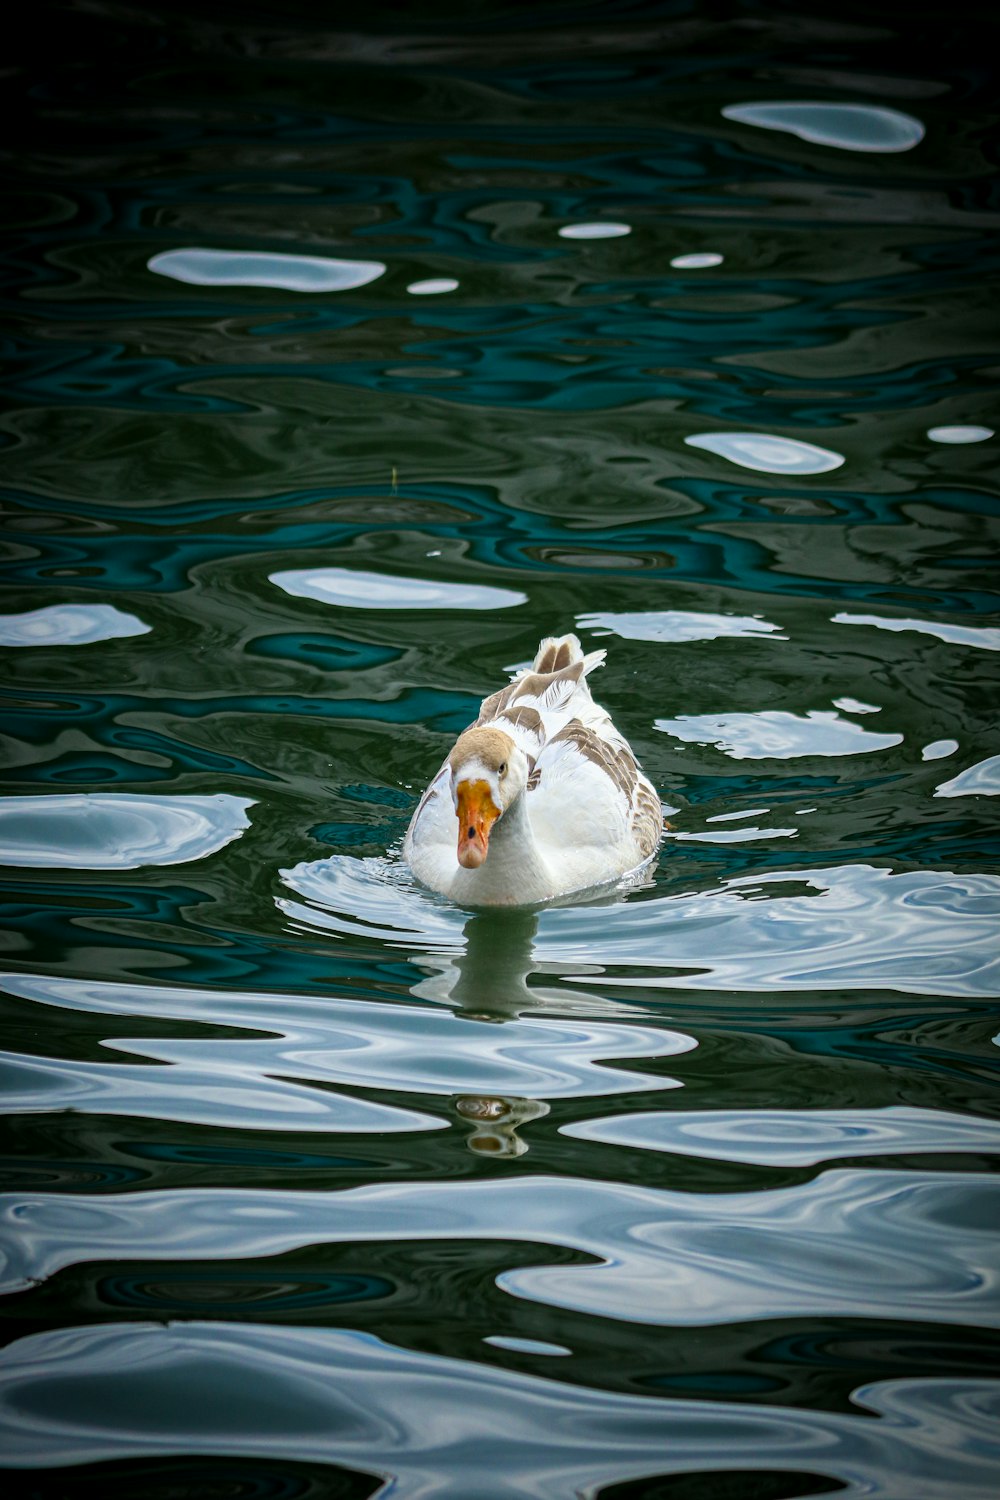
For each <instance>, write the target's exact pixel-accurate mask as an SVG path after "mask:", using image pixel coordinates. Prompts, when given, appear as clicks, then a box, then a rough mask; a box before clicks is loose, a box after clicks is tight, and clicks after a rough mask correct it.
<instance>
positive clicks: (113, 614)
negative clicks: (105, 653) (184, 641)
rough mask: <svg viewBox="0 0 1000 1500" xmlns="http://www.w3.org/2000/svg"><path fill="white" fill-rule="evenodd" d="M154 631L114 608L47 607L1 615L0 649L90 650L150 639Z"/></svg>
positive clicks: (96, 606) (110, 606)
mask: <svg viewBox="0 0 1000 1500" xmlns="http://www.w3.org/2000/svg"><path fill="white" fill-rule="evenodd" d="M152 628H153V627H152V626H151V625H145V624H143V622H142V620H140V619H139V617H138V615H133V614H129V612H128V611H127V610H124V609H117V608H116V607H115V605H113V604H45V605H43V606H42V608H41V609H29V610H26V611H25V613H24V614H20V615H0V646H88V645H90V643H91V642H92V641H113V640H116V639H119V638H121V637H124V636H130V635H147V634H148V633H149V631H150V630H151V629H152Z"/></svg>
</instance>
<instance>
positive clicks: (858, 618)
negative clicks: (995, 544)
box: [831, 610, 1000, 651]
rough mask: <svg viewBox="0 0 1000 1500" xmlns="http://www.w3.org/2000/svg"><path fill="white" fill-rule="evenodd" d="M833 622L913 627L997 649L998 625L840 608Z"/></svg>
mask: <svg viewBox="0 0 1000 1500" xmlns="http://www.w3.org/2000/svg"><path fill="white" fill-rule="evenodd" d="M831 619H832V620H833V623H834V624H835V625H873V626H874V627H875V629H876V630H895V631H902V630H913V631H916V632H917V633H918V634H919V635H933V636H937V638H938V640H939V641H947V642H948V644H949V645H952V646H975V647H977V648H978V649H979V650H980V651H1000V627H998V626H994V625H951V624H949V623H948V622H947V621H945V620H901V619H890V618H888V617H887V616H885V615H854V614H851V613H850V612H849V611H848V610H840V611H839V612H838V613H837V614H835V615H832V616H831Z"/></svg>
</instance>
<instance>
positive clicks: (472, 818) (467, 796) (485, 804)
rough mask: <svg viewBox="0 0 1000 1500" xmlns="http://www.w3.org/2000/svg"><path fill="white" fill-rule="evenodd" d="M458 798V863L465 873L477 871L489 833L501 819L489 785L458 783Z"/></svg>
mask: <svg viewBox="0 0 1000 1500" xmlns="http://www.w3.org/2000/svg"><path fill="white" fill-rule="evenodd" d="M455 793H456V796H457V798H458V862H459V864H460V865H464V866H465V868H466V869H467V870H478V869H479V866H480V865H481V864H482V862H483V860H484V859H485V858H486V851H487V845H488V844H489V840H490V829H491V828H492V827H493V824H494V823H495V822H496V820H497V818H499V816H500V809H499V808H498V807H497V806H496V804H495V803H494V801H493V798H492V796H491V794H490V788H489V782H486V781H460V782H459V783H458V786H457V787H456V788H455Z"/></svg>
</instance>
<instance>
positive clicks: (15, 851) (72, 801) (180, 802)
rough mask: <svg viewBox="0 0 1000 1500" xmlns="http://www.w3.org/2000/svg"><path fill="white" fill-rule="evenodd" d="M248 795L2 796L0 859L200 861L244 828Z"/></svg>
mask: <svg viewBox="0 0 1000 1500" xmlns="http://www.w3.org/2000/svg"><path fill="white" fill-rule="evenodd" d="M255 805H256V804H255V802H254V801H253V799H252V798H248V797H233V796H230V795H229V794H228V793H225V792H218V793H216V794H215V795H214V796H205V797H181V796H165V797H156V796H140V795H138V794H137V793H134V792H89V793H88V792H65V793H58V794H53V795H51V796H42V797H31V796H25V797H3V798H0V863H3V864H8V865H19V866H21V867H25V868H45V869H73V870H137V869H140V868H141V867H142V866H144V865H179V864H187V863H188V862H189V861H191V860H196V859H204V858H205V857H206V856H207V855H209V854H214V853H215V852H216V851H217V850H219V849H222V848H224V847H225V845H226V844H231V843H232V842H233V840H234V839H238V838H240V837H241V835H242V834H243V832H244V831H245V830H246V829H247V828H249V827H250V819H249V818H248V817H247V809H248V808H251V807H254V806H255Z"/></svg>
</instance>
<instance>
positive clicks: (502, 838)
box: [456, 792, 551, 905]
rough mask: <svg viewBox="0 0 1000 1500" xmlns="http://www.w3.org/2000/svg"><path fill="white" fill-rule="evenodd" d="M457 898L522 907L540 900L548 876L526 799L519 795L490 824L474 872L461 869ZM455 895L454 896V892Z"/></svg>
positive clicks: (548, 880) (549, 878)
mask: <svg viewBox="0 0 1000 1500" xmlns="http://www.w3.org/2000/svg"><path fill="white" fill-rule="evenodd" d="M461 873H462V875H463V876H464V877H466V878H465V879H463V880H462V882H461V886H462V890H461V893H460V894H461V896H462V897H464V898H465V899H466V900H469V901H475V900H476V898H477V896H478V897H479V899H481V900H489V901H507V902H509V903H511V904H515V905H516V904H525V903H529V902H532V901H538V900H542V899H544V895H545V894H546V893H548V892H549V891H550V886H551V876H550V871H549V868H548V865H547V863H546V861H545V858H544V856H543V855H542V853H541V851H540V850H539V848H538V846H537V844H536V843H535V837H534V834H533V833H532V829H531V819H530V817H529V814H528V808H527V798H526V797H525V795H524V793H523V792H522V793H521V795H520V796H519V797H518V798H517V799H516V801H514V802H512V803H511V805H510V807H508V808H507V810H506V812H505V813H504V815H503V817H502V818H499V819H498V820H497V822H496V823H494V825H493V828H492V831H491V833H490V847H489V853H488V855H487V856H486V859H485V861H484V863H483V864H481V865H480V867H479V869H478V870H463V871H462V872H461ZM456 894H458V893H456Z"/></svg>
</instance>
